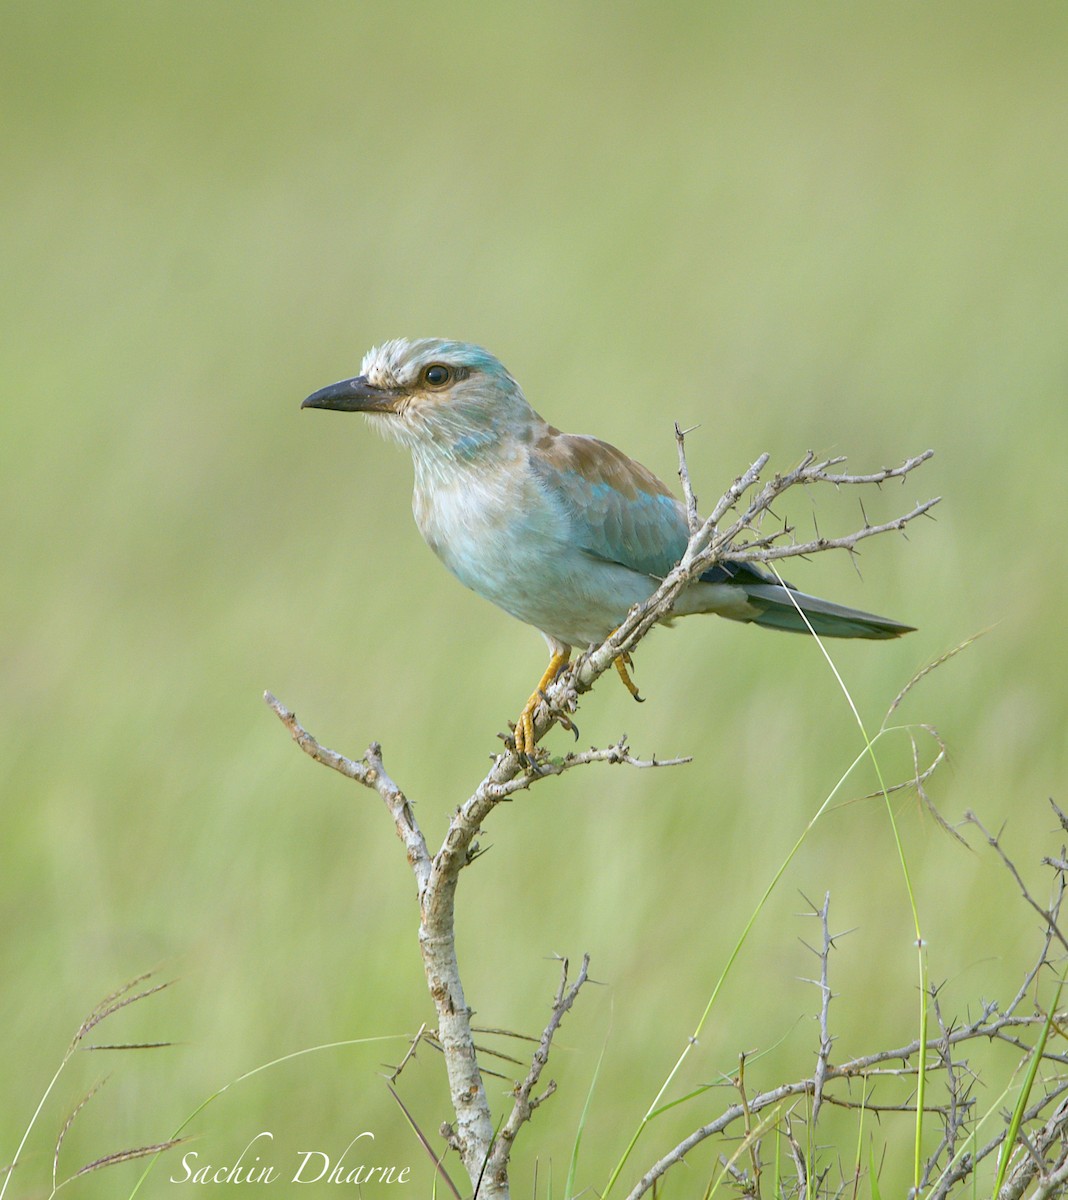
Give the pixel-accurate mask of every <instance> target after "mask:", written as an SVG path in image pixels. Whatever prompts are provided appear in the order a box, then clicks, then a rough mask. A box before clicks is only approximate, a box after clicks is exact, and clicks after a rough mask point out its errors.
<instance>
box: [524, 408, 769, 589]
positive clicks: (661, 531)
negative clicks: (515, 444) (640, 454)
mask: <svg viewBox="0 0 1068 1200" xmlns="http://www.w3.org/2000/svg"><path fill="white" fill-rule="evenodd" d="M530 463H531V466H532V468H533V470H534V474H535V475H536V476H537V478H538V480H539V482H540V483H541V485H542V486H543V487H544V488H545V489H546V490H547V491H548V492H549V493H550V495H551V496H552V497H553V499H554V500H555V501H556V503H557V504H558V505H560V506H561V507H562V508H563V510H564V511H565V512H566V514H567V516H568V519H569V520H570V522H571V530H572V537H573V538H574V542H575V544H576V545H577V546H579V547H580V548H581V549H582V550H583V551H584V552H585V553H586V554H589V555H591V556H592V557H594V558H600V559H603V560H604V561H606V562H614V563H620V564H621V565H622V566H625V567H629V568H630V569H631V570H632V571H640V572H641V573H642V574H643V575H650V576H653V577H654V578H656V579H662V578H663V577H664V576H665V575H666V574H667V573H668V572H669V571H670V570H671V568H672V567H673V566H675V564H676V563H677V562H678V561H679V559H680V558H681V557H682V555H683V551H684V550H685V549H686V543H687V541H688V531H687V526H686V512H685V509H684V508H683V506H682V503H681V502H680V501H679V500H677V499H676V498H675V496H673V495H672V493H671V492H670V491H669V490H668V488H667V486H666V485H665V484H664V483H662V482H661V481H660V480H659V479H658V478H657V477H656V476H655V475H654V474H653V473H652V471H650V470H648V469H647V468H646V467H643V466H642V465H641V463H639V462H635V461H634V459H633V458H628V457H627V455H626V454H624V453H623V451H622V450H617V449H616V447H615V446H612V445H610V444H609V443H608V442H602V441H600V439H598V438H594V437H587V436H585V435H582V434H568V433H560V431H559V430H557V429H553V428H552V426H549V427H548V428H547V430H546V432H545V434H544V435H543V436H542V437H541V438H540V439H539V440H538V441H537V442H536V443H535V444H534V446H533V447H532V448H531V452H530ZM701 582H702V583H733V584H736V585H738V586H741V587H745V586H746V585H750V584H777V583H778V579H777V578H776V577H775V576H774V575H769V574H768V573H767V572H765V571H762V570H760V568H759V567H757V566H754V565H753V564H752V563H745V562H724V563H717V564H716V565H715V566H713V567H710V568H709V569H708V570H707V571H706V572H705V573H704V575H702V576H701ZM786 586H787V587H792V585H791V584H787V585H786Z"/></svg>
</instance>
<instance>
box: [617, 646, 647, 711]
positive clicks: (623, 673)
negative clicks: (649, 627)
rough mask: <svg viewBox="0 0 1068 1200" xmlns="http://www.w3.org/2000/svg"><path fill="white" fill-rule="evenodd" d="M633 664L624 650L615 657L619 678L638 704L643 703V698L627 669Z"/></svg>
mask: <svg viewBox="0 0 1068 1200" xmlns="http://www.w3.org/2000/svg"><path fill="white" fill-rule="evenodd" d="M633 666H634V660H633V659H632V658H631V656H630V655H629V654H628V653H627V651H626V650H624V651H623V653H622V654H621V655H619V657H618V658H617V659H616V670H617V671H618V672H619V678H620V679H622V680H623V686H624V687H625V688H626V689H627V691H628V692H630V694H631V695H632V696H633V697H634V699H635V700H637V701H638V703H639V704H644V703H645V700H644V699H643V698H642V697H641V696H639V695H638V685H637V684H636V683H635V682H634V680H633V679H631V677H630V672H629V671H628V670H627V668H628V667H633Z"/></svg>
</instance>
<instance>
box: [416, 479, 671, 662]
mask: <svg viewBox="0 0 1068 1200" xmlns="http://www.w3.org/2000/svg"><path fill="white" fill-rule="evenodd" d="M501 482H502V486H504V487H507V483H506V482H505V481H501ZM533 499H534V498H531V497H526V496H523V495H522V494H512V495H510V496H503V495H501V493H500V490H497V491H495V492H494V493H492V494H487V492H486V489H485V488H484V486H467V487H457V488H442V487H441V486H440V485H439V486H438V487H437V488H435V490H434V494H433V497H432V501H431V499H429V498H427V497H425V496H422V497H421V496H420V494H419V492H418V491H417V493H416V497H415V503H414V510H415V516H416V521H417V523H418V525H419V529H420V531H421V532H422V534H423V537H424V538H425V539H426V541H427V543H428V545H429V546H430V548H431V549H432V550H433V551H434V553H435V554H437V555H438V557H439V558H441V560H442V562H444V564H445V565H446V566H447V567H448V568H449V570H450V571H451V572H452V573H453V574H454V575H455V576H456V577H457V579H459V580H460V582H461V583H463V584H464V585H465V586H466V587H469V588H470V589H471V590H472V591H473V592H477V593H478V594H479V595H480V596H483V597H485V599H487V600H490V601H492V602H493V603H494V604H496V605H497V606H498V607H499V608H503V609H504V611H505V612H507V613H510V614H511V615H512V616H513V617H516V618H517V619H518V620H520V621H524V622H526V623H527V624H528V625H533V626H534V627H535V628H537V629H540V630H541V631H542V632H543V633H545V634H548V635H549V636H550V637H552V638H555V639H556V640H557V641H559V642H562V643H565V644H566V645H569V646H587V645H590V644H592V643H594V642H599V641H602V640H603V639H604V638H605V637H607V636H608V634H609V633H611V632H612V630H613V629H615V628H616V627H617V626H618V625H620V624H621V623H622V621H623V619H624V618H625V617H626V615H627V612H628V611H629V610H630V608H631V607H632V606H633V605H635V604H638V603H640V602H641V601H642V600H645V599H646V598H647V597H648V596H649V595H651V594H652V592H653V590H654V589H655V587H656V581H655V580H652V579H650V578H649V577H648V576H646V575H642V574H640V573H639V572H636V571H631V570H629V569H628V568H627V567H623V566H620V565H619V564H617V563H610V562H605V561H604V560H602V559H598V558H594V557H592V556H591V555H588V554H586V553H584V552H583V551H582V550H581V549H580V548H578V547H577V546H574V545H572V544H571V542H570V541H569V540H568V535H569V529H568V527H567V524H566V522H565V521H564V520H563V518H561V517H558V516H557V515H556V514H554V513H553V512H552V511H551V510H546V508H545V507H544V505H539V504H538V503H536V502H531V501H532V500H533Z"/></svg>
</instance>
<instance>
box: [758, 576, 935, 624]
mask: <svg viewBox="0 0 1068 1200" xmlns="http://www.w3.org/2000/svg"><path fill="white" fill-rule="evenodd" d="M743 586H744V588H745V594H746V596H747V597H748V599H749V601H750V603H751V604H752V605H753V606H754V607H755V608H759V609H760V610H761V611H760V614H759V616H756V617H753V618H752V622H753V624H754V625H764V626H767V628H769V629H785V630H788V631H789V632H790V633H808V632H809V625H811V627H812V629H813V630H815V632H816V633H818V634H819V635H820V637H832V638H833V637H840V638H894V637H900V636H901V635H902V634H903V633H911V632H912V631H913V629H914V628H915V627H914V626H912V625H902V623H901V622H900V621H891V620H890V618H889V617H877V616H875V614H874V613H866V612H861V611H860V609H859V608H846V607H845V605H844V604H835V603H833V602H832V601H830V600H821V599H820V598H819V597H818V596H807V595H806V594H805V593H804V592H795V591H794V590H793V589H792V588H785V587H782V586H780V585H779V584H777V583H749V582H748V581H747V582H746V583H745V584H744V585H743ZM798 608H800V609H801V612H803V613H804V614H805V616H804V617H802V616H801V613H799V612H798V611H797V610H798ZM806 617H807V618H808V624H806V623H805V618H806Z"/></svg>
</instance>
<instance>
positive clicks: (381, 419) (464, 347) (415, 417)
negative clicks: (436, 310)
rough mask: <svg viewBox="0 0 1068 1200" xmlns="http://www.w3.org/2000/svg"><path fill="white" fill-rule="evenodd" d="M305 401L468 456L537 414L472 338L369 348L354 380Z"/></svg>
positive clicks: (402, 438) (428, 447)
mask: <svg viewBox="0 0 1068 1200" xmlns="http://www.w3.org/2000/svg"><path fill="white" fill-rule="evenodd" d="M301 408H330V409H334V410H336V411H340V412H362V413H365V414H366V415H367V416H369V417H371V418H372V420H373V423H374V425H375V426H376V427H377V428H379V429H380V430H381V432H382V433H384V434H386V435H387V436H388V437H392V438H394V439H396V440H397V441H399V442H402V443H404V444H405V445H407V446H410V447H411V448H412V449H413V450H414V451H415V452H416V453H423V454H428V453H429V454H434V455H435V456H437V455H442V456H446V457H450V458H466V457H470V456H471V455H472V454H475V453H477V452H479V451H480V450H483V449H485V448H486V447H488V446H490V445H492V444H494V443H497V442H499V441H500V440H501V439H502V438H505V437H508V436H514V435H516V434H519V433H522V432H524V431H525V430H526V429H527V428H528V427H529V426H530V425H531V424H532V421H534V420H537V417H536V415H535V414H534V412H533V410H532V409H531V408H530V406H529V405H528V404H527V402H526V400H525V399H524V397H523V393H522V391H520V388H519V385H518V384H517V383H516V381H515V380H514V379H513V378H512V377H511V375H509V374H508V372H507V371H506V370H505V369H504V367H503V366H502V365H501V363H500V362H499V361H498V360H497V359H496V358H494V357H493V355H492V354H490V353H488V352H487V351H486V350H483V349H482V348H481V347H480V346H472V345H470V344H468V343H467V342H453V341H446V340H444V339H441V338H424V339H421V340H419V341H408V340H407V339H406V338H397V339H395V340H394V341H391V342H384V343H383V344H382V345H381V346H376V347H375V348H374V349H372V350H369V351H368V352H367V353H366V354H365V355H364V358H363V363H362V364H361V366H360V374H359V375H358V376H357V377H356V378H355V379H345V380H342V381H341V382H340V383H332V384H330V386H329V387H325V388H322V389H320V390H319V391H318V392H314V393H313V394H312V395H310V396H309V397H308V398H307V400H305V401H304V403H303V404H302V405H301Z"/></svg>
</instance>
